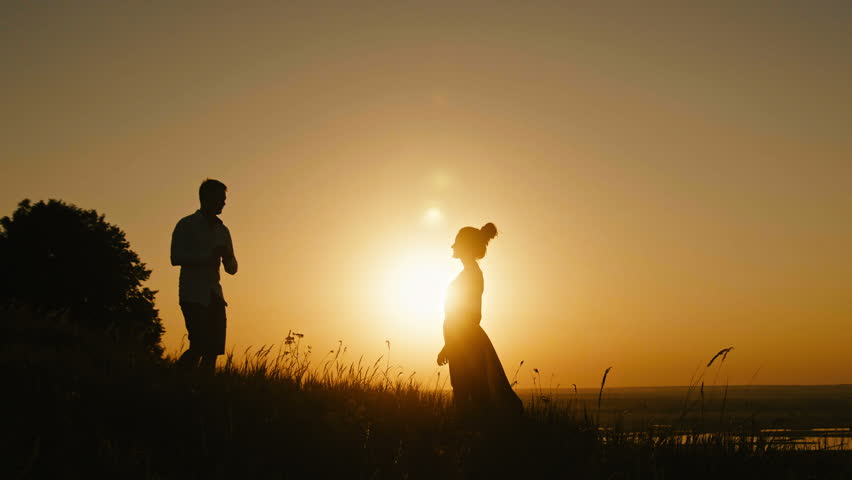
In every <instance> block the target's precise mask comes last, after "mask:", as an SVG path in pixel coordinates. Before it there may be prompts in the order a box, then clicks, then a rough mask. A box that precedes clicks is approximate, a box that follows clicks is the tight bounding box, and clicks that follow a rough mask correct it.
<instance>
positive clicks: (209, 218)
mask: <svg viewBox="0 0 852 480" xmlns="http://www.w3.org/2000/svg"><path fill="white" fill-rule="evenodd" d="M227 190H228V187H226V186H225V184H224V183H222V182H220V181H218V180H213V179H210V178H208V179H207V180H205V181H204V182H202V183H201V187H200V188H199V189H198V197H199V200H200V201H201V208H200V209H198V210H196V212H195V213H193V214H192V215H188V216H186V217H183V218H182V219H180V221H179V222H178V223H177V225H176V226H175V230H174V232H173V233H172V249H171V259H172V265H175V266H177V265H180V283H179V294H180V309H181V311H182V312H183V318H184V321H185V322H186V330H187V333H188V334H189V349H188V350H187V351H186V352H184V353H183V355H181V357H180V359H178V365H183V366H197V365H198V364H199V360H200V361H201V367H202V368H203V369H204V370H205V371H208V372H211V373H212V372H214V371H215V370H216V357H217V356H219V355H222V354H223V353H225V329H226V323H227V320H226V318H225V306H226V305H227V303H226V302H225V297H224V295H223V294H222V286H221V285H220V284H219V264H220V263H221V264H223V265H224V266H225V271H226V272H228V273H229V274H231V275H234V274H236V273H237V259H236V257H235V256H234V245H233V243H232V242H231V232H230V231H229V230H228V227H226V226H225V224H224V223H222V220H220V219H219V217H218V216H217V215H219V214H220V213H222V209H223V208H224V207H225V192H226V191H227Z"/></svg>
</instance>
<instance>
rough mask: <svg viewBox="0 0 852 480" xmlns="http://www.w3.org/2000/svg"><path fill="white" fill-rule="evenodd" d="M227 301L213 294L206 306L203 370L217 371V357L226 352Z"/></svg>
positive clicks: (202, 357)
mask: <svg viewBox="0 0 852 480" xmlns="http://www.w3.org/2000/svg"><path fill="white" fill-rule="evenodd" d="M225 305H226V304H225V301H224V300H222V299H221V298H218V297H216V296H213V295H211V297H210V305H209V306H208V307H207V308H206V318H205V326H206V327H207V328H206V329H205V334H206V339H207V341H206V342H205V345H204V346H205V350H204V353H203V354H202V356H201V368H202V370H204V371H206V372H209V373H211V374H212V373H215V372H216V358H217V357H218V356H219V355H222V354H224V353H225V331H226V326H227V317H226V316H225Z"/></svg>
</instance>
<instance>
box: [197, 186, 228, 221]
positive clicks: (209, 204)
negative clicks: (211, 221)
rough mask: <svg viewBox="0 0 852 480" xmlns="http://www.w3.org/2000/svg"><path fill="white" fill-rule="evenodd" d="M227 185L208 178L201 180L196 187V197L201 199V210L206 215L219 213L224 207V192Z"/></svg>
mask: <svg viewBox="0 0 852 480" xmlns="http://www.w3.org/2000/svg"><path fill="white" fill-rule="evenodd" d="M227 191H228V187H226V186H225V184H224V183H222V182H220V181H219V180H213V179H212V178H208V179H207V180H204V181H203V182H201V187H199V188H198V198H199V200H201V211H202V212H204V213H206V214H208V215H219V214H220V213H222V209H223V208H225V192H227Z"/></svg>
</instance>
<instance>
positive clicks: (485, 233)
mask: <svg viewBox="0 0 852 480" xmlns="http://www.w3.org/2000/svg"><path fill="white" fill-rule="evenodd" d="M496 236H497V227H495V226H494V224H493V223H491V222H488V223H486V224H485V225H483V226H482V228H476V227H464V228H462V229H461V230H459V233H458V234H456V242H455V243H454V244H453V258H459V259H465V258H473V259H480V258H482V257H484V256H485V250H486V248H487V247H488V242H489V241H491V239H492V238H494V237H496Z"/></svg>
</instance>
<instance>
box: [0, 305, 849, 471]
mask: <svg viewBox="0 0 852 480" xmlns="http://www.w3.org/2000/svg"><path fill="white" fill-rule="evenodd" d="M0 339H2V340H0V369H2V370H0V371H2V373H3V376H4V379H5V382H4V388H3V392H4V393H3V395H2V399H3V400H2V411H3V412H4V421H3V427H2V429H0V451H2V452H3V457H2V462H0V478H59V477H62V478H83V477H85V478H95V477H111V478H181V479H188V478H202V477H203V478H308V477H310V478H325V477H328V476H331V475H335V476H341V477H342V478H484V477H488V478H513V477H514V478H532V477H533V476H543V475H548V476H551V475H554V476H556V477H571V478H716V477H719V476H724V477H728V478H730V477H734V478H741V477H742V478H745V477H749V478H768V477H769V476H778V477H780V478H850V475H852V456H850V454H849V453H847V452H839V451H830V450H822V451H813V452H797V451H793V450H791V449H789V448H786V447H784V446H773V445H772V444H771V443H769V442H768V441H767V439H766V438H764V437H762V436H761V435H760V434H759V433H757V432H756V431H755V430H749V429H750V428H751V427H745V426H742V425H731V428H730V430H729V431H725V432H719V433H713V434H709V435H707V434H703V432H702V431H700V430H699V429H697V428H696V430H695V433H696V434H695V435H688V436H686V437H682V436H681V435H680V434H674V433H667V432H665V431H662V432H650V433H649V432H645V433H643V432H639V433H636V432H635V431H634V432H633V433H627V432H626V431H625V430H623V429H622V430H620V429H618V428H615V429H599V428H598V425H597V422H596V419H597V415H598V412H597V410H596V405H594V402H591V404H590V402H576V401H571V400H570V398H568V399H564V400H563V401H558V399H556V398H553V397H549V396H547V395H537V396H529V397H527V396H526V395H525V400H527V406H526V412H525V415H524V418H523V419H522V420H521V421H517V422H510V421H507V420H505V419H501V418H493V417H490V416H488V415H485V414H484V415H483V416H482V417H481V418H459V417H458V416H457V415H456V414H455V412H454V411H453V409H452V407H451V404H450V402H449V397H448V396H447V395H446V394H445V393H443V392H437V391H434V390H430V389H427V388H423V387H421V386H420V385H418V384H417V383H416V382H415V381H414V380H413V379H410V378H403V377H402V376H401V375H398V374H397V372H395V371H393V370H392V369H391V368H390V367H388V366H387V365H384V364H382V362H381V361H377V362H374V363H358V362H354V363H342V362H339V361H338V358H339V357H337V356H334V355H330V356H328V357H327V359H326V360H325V361H324V362H323V363H321V364H317V365H315V364H312V363H311V360H310V359H311V357H310V354H309V352H307V351H305V350H304V349H303V348H302V347H301V341H300V340H301V338H300V337H299V336H297V335H294V336H292V337H291V338H290V339H289V340H288V342H287V343H286V344H284V345H281V346H280V347H278V346H276V347H269V348H263V349H260V350H257V351H255V352H254V353H252V352H249V354H248V355H246V356H245V357H244V359H243V360H241V361H239V362H237V361H235V360H234V358H233V356H231V357H230V358H229V359H228V361H227V362H225V364H224V366H222V367H221V368H220V369H219V370H218V372H217V373H216V374H215V375H203V374H201V373H200V372H197V371H192V370H189V371H188V370H183V369H179V368H177V367H176V366H175V365H174V363H173V362H172V361H171V360H170V359H157V358H151V357H149V356H146V355H145V354H143V353H140V352H137V351H136V350H135V349H134V348H133V347H132V346H131V345H129V344H128V343H126V342H124V341H123V339H117V338H108V337H104V335H95V334H93V333H91V332H81V331H79V330H76V329H75V328H73V327H72V326H69V325H57V324H56V322H55V321H43V320H34V319H32V318H20V316H16V315H8V314H5V315H3V316H2V317H0ZM746 435H754V437H748V438H747V436H746Z"/></svg>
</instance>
